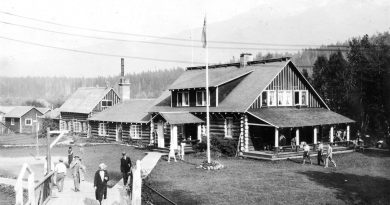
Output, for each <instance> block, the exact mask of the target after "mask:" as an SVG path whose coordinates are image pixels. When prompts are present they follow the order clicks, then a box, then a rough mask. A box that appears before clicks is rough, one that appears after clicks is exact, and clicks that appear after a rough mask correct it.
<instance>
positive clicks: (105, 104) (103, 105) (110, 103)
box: [102, 100, 112, 109]
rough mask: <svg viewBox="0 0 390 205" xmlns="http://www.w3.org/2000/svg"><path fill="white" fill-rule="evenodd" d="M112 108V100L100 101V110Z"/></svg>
mask: <svg viewBox="0 0 390 205" xmlns="http://www.w3.org/2000/svg"><path fill="white" fill-rule="evenodd" d="M111 106H112V100H102V108H103V109H105V108H107V107H111Z"/></svg>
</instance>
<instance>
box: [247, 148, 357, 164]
mask: <svg viewBox="0 0 390 205" xmlns="http://www.w3.org/2000/svg"><path fill="white" fill-rule="evenodd" d="M353 151H354V150H353V149H349V148H347V147H341V146H340V147H336V146H335V147H333V154H341V153H349V152H353ZM242 156H243V157H244V158H250V159H259V160H268V161H276V160H286V159H296V158H302V156H303V150H299V151H298V152H291V151H289V152H278V153H277V154H275V153H274V152H273V151H249V152H244V153H243V155H242ZM310 156H311V157H316V156H317V152H316V151H311V152H310Z"/></svg>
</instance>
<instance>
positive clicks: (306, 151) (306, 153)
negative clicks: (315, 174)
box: [303, 142, 313, 164]
mask: <svg viewBox="0 0 390 205" xmlns="http://www.w3.org/2000/svg"><path fill="white" fill-rule="evenodd" d="M309 152H310V146H309V145H308V144H307V143H306V142H305V143H304V145H303V164H305V162H306V159H308V160H309V162H310V164H313V163H312V162H311V159H310V153H309Z"/></svg>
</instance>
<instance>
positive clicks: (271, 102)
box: [268, 90, 276, 106]
mask: <svg viewBox="0 0 390 205" xmlns="http://www.w3.org/2000/svg"><path fill="white" fill-rule="evenodd" d="M268 106H276V91H275V90H270V91H268Z"/></svg>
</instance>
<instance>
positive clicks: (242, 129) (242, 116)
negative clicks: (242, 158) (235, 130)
mask: <svg viewBox="0 0 390 205" xmlns="http://www.w3.org/2000/svg"><path fill="white" fill-rule="evenodd" d="M240 151H241V152H243V151H245V150H244V115H241V121H240Z"/></svg>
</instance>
